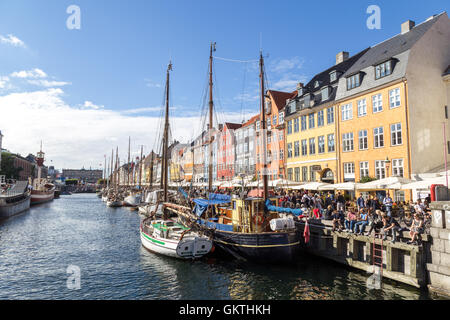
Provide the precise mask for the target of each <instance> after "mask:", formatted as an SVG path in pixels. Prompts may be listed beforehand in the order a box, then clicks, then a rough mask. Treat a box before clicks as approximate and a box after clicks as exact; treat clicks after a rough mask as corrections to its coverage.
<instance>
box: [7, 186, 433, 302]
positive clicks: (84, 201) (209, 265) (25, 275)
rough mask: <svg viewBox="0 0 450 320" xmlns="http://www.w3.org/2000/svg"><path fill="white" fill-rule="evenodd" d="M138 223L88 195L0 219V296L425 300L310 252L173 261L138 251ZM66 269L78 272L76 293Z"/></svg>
mask: <svg viewBox="0 0 450 320" xmlns="http://www.w3.org/2000/svg"><path fill="white" fill-rule="evenodd" d="M139 224H140V217H139V215H138V214H137V212H136V211H130V210H129V209H127V208H107V207H106V206H105V204H104V203H103V202H102V201H101V200H100V199H99V198H98V197H97V196H96V195H95V194H74V195H70V196H61V198H60V199H56V200H54V201H53V202H50V203H47V204H43V205H40V206H36V207H33V208H31V209H30V210H29V211H27V212H25V213H23V214H21V215H18V216H15V217H12V218H10V219H8V220H5V221H3V222H0V259H1V260H0V299H190V300H191V299H192V300H197V299H198V300H202V299H208V300H209V299H283V300H288V299H301V300H328V299H429V296H428V295H427V293H425V292H423V291H420V290H417V289H415V288H411V287H408V286H405V285H402V284H397V283H384V284H383V288H382V289H381V290H370V289H368V288H367V287H366V280H367V277H368V275H367V274H365V273H361V272H355V271H351V270H349V269H347V268H344V267H342V266H340V265H337V264H333V263H330V262H329V261H325V260H321V259H317V258H313V257H310V256H302V257H301V259H300V261H299V262H298V263H296V264H295V265H287V266H266V265H257V264H251V263H242V262H236V261H223V260H211V259H203V260H200V261H195V262H191V261H178V260H175V259H171V258H168V257H164V256H159V255H156V254H152V253H150V252H148V251H146V250H145V249H144V248H143V247H142V246H141V243H140V238H139ZM69 266H72V267H70V268H75V269H76V268H79V270H80V279H81V281H80V288H79V289H78V290H74V289H69V288H68V285H67V284H68V283H69V287H70V284H71V283H73V282H71V281H70V279H71V278H70V277H73V273H71V272H69V273H68V272H67V271H68V267H69ZM73 266H75V267H73ZM69 270H74V269H69ZM68 279H69V281H68Z"/></svg>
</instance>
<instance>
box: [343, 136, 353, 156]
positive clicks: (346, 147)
mask: <svg viewBox="0 0 450 320" xmlns="http://www.w3.org/2000/svg"><path fill="white" fill-rule="evenodd" d="M342 151H344V152H347V151H353V132H349V133H344V134H343V135H342Z"/></svg>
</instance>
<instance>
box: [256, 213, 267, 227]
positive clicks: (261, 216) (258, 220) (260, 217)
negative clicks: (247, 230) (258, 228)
mask: <svg viewBox="0 0 450 320" xmlns="http://www.w3.org/2000/svg"><path fill="white" fill-rule="evenodd" d="M264 220H265V218H264V214H263V213H259V214H255V215H253V222H254V223H255V224H256V225H262V224H263V223H264Z"/></svg>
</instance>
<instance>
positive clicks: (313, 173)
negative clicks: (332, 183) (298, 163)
mask: <svg viewBox="0 0 450 320" xmlns="http://www.w3.org/2000/svg"><path fill="white" fill-rule="evenodd" d="M309 181H316V175H315V172H314V170H313V166H310V167H309Z"/></svg>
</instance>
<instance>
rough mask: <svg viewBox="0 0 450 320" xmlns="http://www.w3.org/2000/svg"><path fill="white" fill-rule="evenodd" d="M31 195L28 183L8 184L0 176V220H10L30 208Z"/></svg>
mask: <svg viewBox="0 0 450 320" xmlns="http://www.w3.org/2000/svg"><path fill="white" fill-rule="evenodd" d="M30 199H31V194H30V190H29V188H28V182H27V181H12V182H11V183H6V181H5V176H0V219H4V218H9V217H11V216H14V215H16V214H18V213H21V212H24V211H26V210H28V209H29V208H30Z"/></svg>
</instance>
